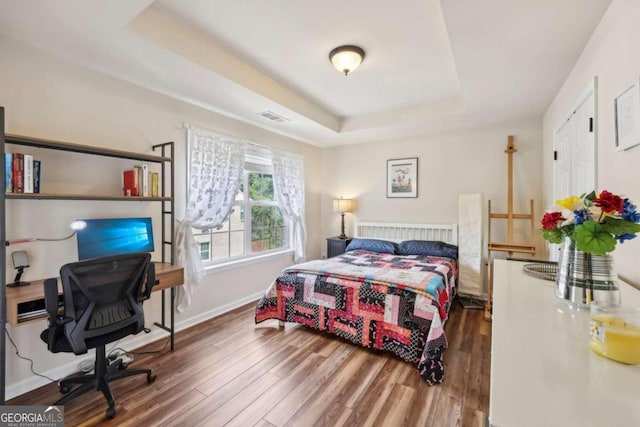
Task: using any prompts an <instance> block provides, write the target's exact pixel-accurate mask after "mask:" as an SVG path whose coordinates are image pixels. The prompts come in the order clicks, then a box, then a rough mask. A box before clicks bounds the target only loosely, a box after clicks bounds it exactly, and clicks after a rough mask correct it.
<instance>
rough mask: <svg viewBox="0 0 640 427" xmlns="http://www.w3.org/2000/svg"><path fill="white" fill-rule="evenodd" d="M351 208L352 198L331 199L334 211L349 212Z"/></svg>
mask: <svg viewBox="0 0 640 427" xmlns="http://www.w3.org/2000/svg"><path fill="white" fill-rule="evenodd" d="M352 210H353V200H352V199H336V200H334V201H333V211H334V212H341V213H345V212H351V211H352Z"/></svg>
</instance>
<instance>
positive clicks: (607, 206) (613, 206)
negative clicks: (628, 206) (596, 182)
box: [593, 190, 624, 213]
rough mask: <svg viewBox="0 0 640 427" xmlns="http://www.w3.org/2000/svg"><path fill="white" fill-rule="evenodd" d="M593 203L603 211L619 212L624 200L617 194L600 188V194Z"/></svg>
mask: <svg viewBox="0 0 640 427" xmlns="http://www.w3.org/2000/svg"><path fill="white" fill-rule="evenodd" d="M593 203H594V204H595V205H596V206H599V207H600V208H601V209H602V211H603V212H605V213H611V212H621V211H622V209H623V205H624V201H623V200H622V199H621V198H620V197H619V196H616V195H615V194H612V193H609V192H608V191H607V190H602V193H600V196H598V197H597V198H596V199H595V200H594V201H593Z"/></svg>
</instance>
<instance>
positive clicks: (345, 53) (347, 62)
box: [329, 45, 364, 76]
mask: <svg viewBox="0 0 640 427" xmlns="http://www.w3.org/2000/svg"><path fill="white" fill-rule="evenodd" d="M329 60H330V61H331V63H332V64H333V66H334V67H335V68H336V70H338V71H340V72H341V73H344V75H345V76H346V75H347V74H349V73H350V72H351V71H353V70H355V69H356V68H358V66H359V65H360V64H361V63H362V61H363V60H364V50H362V48H359V47H358V46H351V45H345V46H339V47H337V48H335V49H333V50H332V51H331V52H329Z"/></svg>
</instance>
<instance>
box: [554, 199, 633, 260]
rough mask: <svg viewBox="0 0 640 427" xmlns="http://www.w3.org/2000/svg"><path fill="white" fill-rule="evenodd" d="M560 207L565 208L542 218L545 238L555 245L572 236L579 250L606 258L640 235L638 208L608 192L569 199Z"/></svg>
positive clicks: (561, 200)
mask: <svg viewBox="0 0 640 427" xmlns="http://www.w3.org/2000/svg"><path fill="white" fill-rule="evenodd" d="M556 204H557V205H558V206H559V207H560V208H562V209H561V210H558V211H554V212H548V213H546V214H545V215H544V217H543V218H542V236H543V237H544V239H545V240H547V241H549V242H551V243H562V241H563V240H564V239H565V238H567V237H568V238H569V239H570V240H571V242H572V243H574V244H575V249H577V250H579V251H582V252H585V253H588V254H592V255H604V254H606V253H609V252H612V251H613V250H614V249H615V247H616V243H617V242H620V243H622V242H624V241H625V240H630V239H633V238H635V237H636V233H638V232H640V213H638V212H637V211H636V205H634V204H633V203H632V202H631V200H629V199H628V198H622V197H620V196H617V195H615V194H612V193H610V192H608V191H607V190H603V191H602V192H601V193H600V194H596V193H595V192H593V191H592V192H591V193H589V194H584V195H582V196H580V197H575V196H572V197H567V198H566V199H560V200H558V201H557V202H556Z"/></svg>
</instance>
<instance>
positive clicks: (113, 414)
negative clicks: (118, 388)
mask: <svg viewBox="0 0 640 427" xmlns="http://www.w3.org/2000/svg"><path fill="white" fill-rule="evenodd" d="M116 413H117V412H116V408H109V409H107V414H106V415H107V418H108V419H110V420H112V419H114V418H115V417H116Z"/></svg>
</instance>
